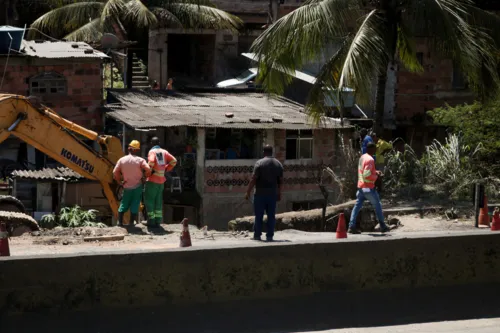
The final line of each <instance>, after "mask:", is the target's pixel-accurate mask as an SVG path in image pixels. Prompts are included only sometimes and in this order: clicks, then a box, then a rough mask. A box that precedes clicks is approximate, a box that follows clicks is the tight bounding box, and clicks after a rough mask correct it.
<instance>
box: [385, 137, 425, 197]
mask: <svg viewBox="0 0 500 333" xmlns="http://www.w3.org/2000/svg"><path fill="white" fill-rule="evenodd" d="M424 169H425V167H424V165H423V163H422V162H421V161H420V159H419V158H418V156H417V154H416V153H415V151H414V150H413V149H412V148H411V147H410V146H409V145H407V144H405V146H404V151H403V152H399V151H396V150H392V151H391V152H389V153H388V154H387V156H386V158H385V170H384V188H385V189H386V190H388V191H391V192H392V193H395V192H398V191H402V190H405V191H406V192H407V194H411V192H412V191H413V190H414V189H416V188H417V189H418V188H421V187H422V186H423V184H424Z"/></svg>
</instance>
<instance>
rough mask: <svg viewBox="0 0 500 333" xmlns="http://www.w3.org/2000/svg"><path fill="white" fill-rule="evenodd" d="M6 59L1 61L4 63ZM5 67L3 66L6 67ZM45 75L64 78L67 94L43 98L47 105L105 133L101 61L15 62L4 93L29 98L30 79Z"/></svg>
mask: <svg viewBox="0 0 500 333" xmlns="http://www.w3.org/2000/svg"><path fill="white" fill-rule="evenodd" d="M1 63H2V60H1V59H0V64H1ZM2 67H3V66H2ZM44 72H56V73H58V74H60V75H63V76H64V77H65V78H66V82H67V94H65V95H52V96H50V95H46V96H41V97H42V100H43V102H44V104H46V105H47V106H49V107H51V108H53V109H54V111H56V112H57V113H58V114H60V115H61V116H63V117H64V118H66V119H68V120H71V121H74V122H76V123H77V124H79V125H82V126H84V127H86V128H89V129H94V130H101V129H102V117H101V114H100V112H99V108H100V106H101V105H102V75H101V64H100V62H92V63H89V62H87V63H74V62H68V61H67V60H66V59H61V61H60V62H59V63H58V62H54V61H52V63H37V62H36V61H33V59H29V58H22V59H15V58H14V59H11V60H10V61H9V66H8V68H7V71H6V76H5V79H4V83H3V87H2V89H1V90H2V91H3V92H5V93H11V94H18V95H26V96H27V95H29V94H30V93H29V78H31V77H32V76H35V75H37V74H42V73H44Z"/></svg>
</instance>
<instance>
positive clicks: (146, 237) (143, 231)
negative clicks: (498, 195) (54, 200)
mask: <svg viewBox="0 0 500 333" xmlns="http://www.w3.org/2000/svg"><path fill="white" fill-rule="evenodd" d="M392 217H395V216H391V218H392ZM397 218H398V219H399V220H400V224H399V225H398V226H397V228H396V229H394V230H392V231H391V232H390V234H399V235H400V234H401V233H412V232H446V231H470V232H474V231H475V230H477V229H475V228H474V222H473V220H472V219H447V218H443V217H439V216H435V215H434V216H424V217H420V216H419V215H415V214H414V215H404V216H397ZM180 233H181V225H180V224H175V225H173V224H169V225H163V226H162V228H160V229H157V230H154V229H150V230H148V228H147V227H146V226H144V225H142V224H141V225H139V226H136V228H135V229H134V230H133V231H132V232H131V233H127V231H125V229H123V228H120V227H110V228H74V229H68V228H55V229H52V230H44V231H40V232H34V233H32V234H29V233H27V234H24V235H22V236H20V237H12V238H11V239H10V250H11V256H24V255H30V256H33V255H34V256H36V255H48V254H95V253H99V252H121V251H128V250H144V251H151V250H165V249H173V248H178V247H179V236H180ZM190 233H191V240H192V243H193V246H194V247H197V246H201V247H218V246H231V245H242V244H248V245H249V246H253V245H254V244H255V243H256V242H254V241H252V233H250V232H247V231H241V232H220V231H213V230H208V232H207V234H206V235H205V234H204V232H203V231H202V230H198V228H196V227H195V226H190ZM111 235H124V238H123V240H119V241H116V240H115V241H90V242H88V241H85V240H84V238H86V237H96V236H111ZM363 236H364V235H349V237H363ZM329 239H332V240H333V239H335V234H334V233H308V232H303V231H298V230H285V231H278V232H276V235H275V240H276V241H277V242H292V243H293V242H300V241H308V242H309V241H311V242H313V241H327V240H329Z"/></svg>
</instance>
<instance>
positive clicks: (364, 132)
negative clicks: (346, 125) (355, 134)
mask: <svg viewBox="0 0 500 333" xmlns="http://www.w3.org/2000/svg"><path fill="white" fill-rule="evenodd" d="M359 136H360V138H361V154H362V155H364V154H366V146H367V145H368V143H370V142H373V139H372V137H371V136H369V135H368V130H367V129H366V128H362V129H361V131H359Z"/></svg>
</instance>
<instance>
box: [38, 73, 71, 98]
mask: <svg viewBox="0 0 500 333" xmlns="http://www.w3.org/2000/svg"><path fill="white" fill-rule="evenodd" d="M35 82H36V83H37V87H33V83H35ZM41 83H43V84H44V85H45V87H44V88H45V89H46V91H45V92H40V89H42V88H40V86H41ZM54 83H55V84H54ZM61 87H62V90H60V88H61ZM52 88H56V90H57V91H56V92H51V90H52ZM29 93H30V95H35V96H62V95H67V94H68V81H67V80H66V78H65V77H64V76H63V75H61V74H59V73H57V72H43V73H39V74H36V75H34V76H32V77H30V79H29Z"/></svg>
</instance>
